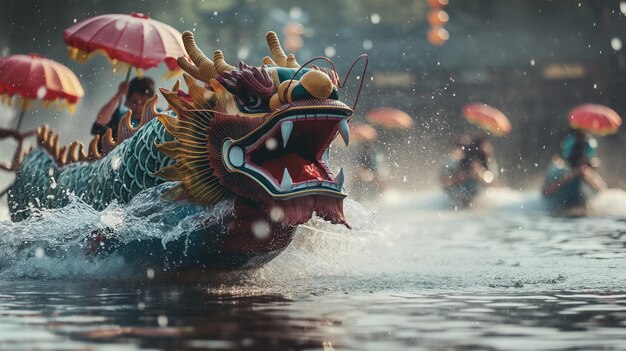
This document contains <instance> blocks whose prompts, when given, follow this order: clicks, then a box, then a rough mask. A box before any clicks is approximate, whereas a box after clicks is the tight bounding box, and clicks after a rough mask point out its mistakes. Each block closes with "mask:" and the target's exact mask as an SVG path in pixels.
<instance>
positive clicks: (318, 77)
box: [300, 70, 334, 99]
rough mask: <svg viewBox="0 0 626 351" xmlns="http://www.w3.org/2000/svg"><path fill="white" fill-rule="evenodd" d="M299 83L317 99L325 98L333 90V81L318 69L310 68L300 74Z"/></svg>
mask: <svg viewBox="0 0 626 351" xmlns="http://www.w3.org/2000/svg"><path fill="white" fill-rule="evenodd" d="M300 85H302V87H303V88H304V89H306V91H307V92H308V93H309V94H311V95H312V96H314V97H316V98H318V99H326V98H328V97H329V96H330V94H332V92H333V88H334V85H333V82H332V81H331V80H330V77H329V76H328V75H327V74H326V73H324V72H322V71H318V70H311V71H308V72H307V73H305V74H303V75H302V78H300Z"/></svg>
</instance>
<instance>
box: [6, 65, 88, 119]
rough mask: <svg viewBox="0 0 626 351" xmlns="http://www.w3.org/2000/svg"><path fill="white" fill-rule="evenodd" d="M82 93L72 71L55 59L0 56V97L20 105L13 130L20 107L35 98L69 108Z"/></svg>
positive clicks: (30, 104) (74, 104) (45, 104)
mask: <svg viewBox="0 0 626 351" xmlns="http://www.w3.org/2000/svg"><path fill="white" fill-rule="evenodd" d="M83 95H85V91H84V90H83V87H82V85H81V84H80V82H79V81H78V78H77V77H76V75H75V74H74V72H72V71H71V70H70V69H69V68H67V67H65V66H64V65H62V64H60V63H58V62H56V61H53V60H50V59H47V58H45V57H43V56H40V55H36V54H29V55H11V56H6V57H2V58H0V101H2V102H4V103H6V104H9V105H12V104H13V100H17V101H18V104H19V105H20V107H21V108H22V112H21V115H20V118H19V120H18V122H17V123H18V124H17V127H16V129H17V130H19V128H20V125H21V123H22V119H23V117H24V110H25V109H27V108H29V107H32V106H33V105H34V103H35V101H36V100H39V101H40V105H41V106H42V107H54V106H56V107H60V108H68V109H69V110H70V112H72V111H73V110H74V108H75V107H76V103H78V100H79V99H80V98H81V97H83Z"/></svg>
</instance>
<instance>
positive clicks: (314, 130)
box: [157, 32, 353, 226]
mask: <svg viewBox="0 0 626 351" xmlns="http://www.w3.org/2000/svg"><path fill="white" fill-rule="evenodd" d="M183 43H184V45H185V49H186V51H187V53H188V54H189V58H190V59H191V61H189V60H188V59H186V58H182V57H181V58H179V59H178V64H179V65H180V67H181V68H182V69H183V70H184V71H185V72H186V74H185V75H184V78H185V81H186V83H187V86H188V88H189V90H188V92H183V91H181V90H178V87H177V86H176V87H175V88H174V89H173V90H171V91H170V90H164V89H162V90H161V92H162V94H163V95H164V96H165V98H166V100H167V101H168V103H169V104H170V106H171V108H172V110H173V111H174V112H175V113H176V115H177V117H178V118H173V117H170V116H168V115H165V114H163V115H160V116H159V117H158V118H159V120H160V121H161V123H162V124H163V125H164V126H165V128H166V129H167V131H168V132H169V133H170V134H171V135H172V136H173V137H174V140H173V141H169V142H166V143H163V144H161V145H159V146H158V147H159V150H160V151H162V152H164V153H165V154H167V155H168V156H170V157H171V158H172V159H174V160H176V163H174V164H172V165H170V166H168V167H165V168H163V169H161V170H160V171H159V172H158V173H157V175H159V176H161V177H163V178H166V179H169V180H178V181H181V184H180V185H179V186H177V187H175V188H173V189H172V191H171V192H170V194H168V196H170V198H174V199H187V200H190V201H192V202H196V203H202V204H206V205H210V204H214V203H216V202H218V201H220V200H222V199H224V198H226V197H228V196H232V195H233V194H234V195H235V196H237V197H240V198H243V199H246V201H248V202H250V203H254V204H255V205H256V206H258V208H260V209H261V210H262V211H263V212H264V213H265V214H266V217H267V218H269V219H271V220H272V221H273V222H275V223H280V224H282V225H286V226H294V225H298V224H302V223H304V222H306V221H308V220H309V219H310V218H311V216H312V215H313V214H314V213H315V214H316V215H317V216H320V217H322V218H324V219H326V220H328V221H330V222H332V223H341V224H345V225H347V223H346V220H345V217H344V214H343V199H344V198H345V197H346V194H345V192H344V190H343V183H344V174H343V169H342V170H341V171H340V172H339V173H338V174H337V175H334V174H333V172H332V171H331V170H330V168H329V164H328V155H329V147H330V144H331V142H332V141H333V140H334V139H335V138H336V137H337V136H338V135H340V136H341V137H342V138H343V140H344V142H345V143H346V145H347V144H348V141H349V137H350V135H349V130H348V121H349V120H350V118H351V116H352V113H353V110H352V108H350V107H348V106H347V105H346V104H344V103H343V102H341V101H339V97H338V90H337V89H338V86H339V83H338V77H337V74H336V72H335V71H334V70H331V69H327V68H320V67H317V66H314V65H312V66H311V67H301V66H300V65H299V64H298V62H297V61H296V59H295V57H294V56H293V55H291V54H290V55H286V54H285V52H284V51H283V49H282V48H281V46H280V42H279V41H278V38H277V36H276V34H275V33H274V32H269V33H268V34H267V43H268V45H269V48H270V52H271V54H272V58H270V57H265V59H264V60H263V64H262V65H261V66H249V65H247V64H245V63H244V62H240V63H239V65H238V66H237V67H234V66H231V65H229V64H228V63H226V62H225V60H224V56H223V54H222V52H221V51H215V53H214V58H213V60H210V59H209V58H207V57H206V56H205V55H204V54H203V53H202V51H201V50H200V49H199V48H198V46H197V45H196V43H195V40H194V37H193V34H192V33H190V32H185V33H184V34H183ZM198 81H200V82H202V83H204V84H202V83H200V84H198Z"/></svg>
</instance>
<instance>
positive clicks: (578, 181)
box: [543, 129, 606, 210]
mask: <svg viewBox="0 0 626 351" xmlns="http://www.w3.org/2000/svg"><path fill="white" fill-rule="evenodd" d="M597 148H598V142H597V141H596V139H595V138H594V137H593V136H591V135H590V134H589V133H587V132H585V131H582V130H576V129H571V130H570V132H569V134H568V135H567V137H565V139H564V140H563V142H562V143H561V155H555V156H554V157H553V159H552V162H551V163H550V165H549V166H548V169H547V171H546V177H545V181H544V186H543V195H544V197H545V198H546V199H548V200H549V201H551V203H552V205H553V209H555V210H565V209H569V208H574V207H581V208H583V209H584V208H586V206H587V200H588V198H589V197H591V196H593V195H595V193H597V192H598V191H601V190H603V189H605V188H606V183H605V182H604V180H603V179H602V177H600V175H599V174H598V173H597V172H596V170H595V168H597V167H598V165H599V159H598V158H597V157H596V153H597Z"/></svg>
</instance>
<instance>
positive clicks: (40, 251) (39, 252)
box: [35, 247, 46, 258]
mask: <svg viewBox="0 0 626 351" xmlns="http://www.w3.org/2000/svg"><path fill="white" fill-rule="evenodd" d="M45 255H46V252H45V251H44V249H42V248H41V247H38V248H36V249H35V257H37V258H42V257H44V256H45Z"/></svg>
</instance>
